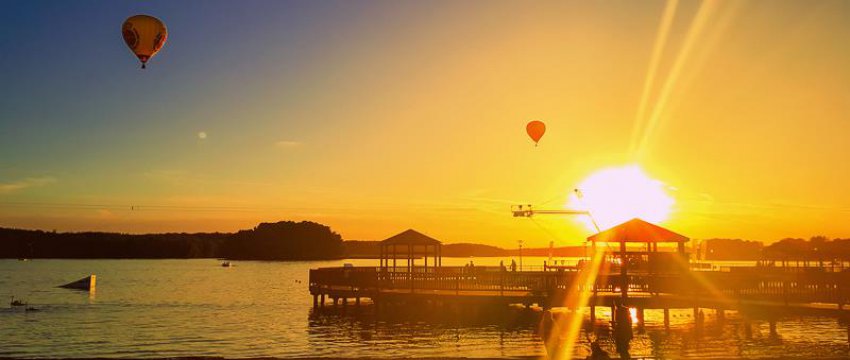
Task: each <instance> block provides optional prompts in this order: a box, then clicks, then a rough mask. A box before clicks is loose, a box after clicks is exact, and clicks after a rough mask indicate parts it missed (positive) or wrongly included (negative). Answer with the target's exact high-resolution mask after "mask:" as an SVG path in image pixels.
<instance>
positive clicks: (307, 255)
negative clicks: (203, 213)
mask: <svg viewBox="0 0 850 360" xmlns="http://www.w3.org/2000/svg"><path fill="white" fill-rule="evenodd" d="M342 250H343V245H342V237H341V236H340V235H339V234H337V233H335V232H333V231H331V229H330V227H327V226H325V225H322V224H318V223H314V222H310V221H302V222H293V221H281V222H277V223H262V224H260V225H258V226H257V227H255V228H254V229H251V230H242V231H239V232H237V233H236V234H234V235H233V236H231V237H230V238H229V239H228V240H227V241H226V243H225V247H224V255H225V256H226V257H228V258H232V259H253V260H314V259H336V258H340V257H341V256H342V253H343V252H342Z"/></svg>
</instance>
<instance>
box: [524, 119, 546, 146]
mask: <svg viewBox="0 0 850 360" xmlns="http://www.w3.org/2000/svg"><path fill="white" fill-rule="evenodd" d="M525 132H527V133H528V136H530V137H531V140H534V146H537V142H538V141H540V138H542V137H543V133H545V132H546V124H544V123H543V122H542V121H537V120H534V121H531V122H529V123H528V125H526V126H525Z"/></svg>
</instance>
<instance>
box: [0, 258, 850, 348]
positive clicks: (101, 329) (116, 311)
mask: <svg viewBox="0 0 850 360" xmlns="http://www.w3.org/2000/svg"><path fill="white" fill-rule="evenodd" d="M468 260H469V259H444V264H445V265H452V264H463V263H464V262H467V261H468ZM344 262H349V263H355V265H374V264H375V262H376V261H374V260H345V261H322V262H236V263H235V264H236V266H235V267H232V268H222V267H220V266H219V262H218V261H216V260H34V261H28V262H21V261H17V260H0V296H5V299H7V300H4V301H2V303H0V304H2V305H0V357H112V358H120V357H134V358H138V357H148V358H152V357H178V356H222V357H231V358H247V357H308V356H310V357H381V358H394V357H400V356H408V357H426V356H428V357H434V356H466V357H519V356H544V355H545V353H546V350H545V347H544V344H543V341H542V340H541V339H540V337H539V335H538V323H539V321H538V319H539V313H534V312H525V311H520V310H516V311H511V312H505V313H502V314H501V315H499V316H493V315H488V314H476V313H475V312H469V313H468V314H466V313H465V314H464V316H457V315H456V314H449V313H447V312H445V311H436V310H433V309H418V310H417V311H415V312H410V313H405V314H403V315H399V314H383V315H381V316H378V317H376V316H375V315H374V314H373V312H372V310H371V309H370V308H369V307H365V308H364V309H362V310H361V311H359V312H355V311H352V310H351V308H349V310H348V312H347V313H345V314H342V313H333V312H331V311H329V312H327V313H322V314H318V313H314V311H313V310H312V298H311V297H310V295H309V292H308V289H307V278H308V269H310V268H315V267H321V266H340V265H341V264H342V263H344ZM498 262H499V259H475V264H476V265H487V264H498ZM507 262H509V260H508V261H507ZM525 263H526V264H528V265H539V264H542V259H526V261H525ZM91 273H94V274H97V276H98V278H97V292H96V294H94V295H89V294H88V293H84V292H77V291H73V290H66V289H60V288H56V287H55V286H56V285H60V284H63V283H66V282H70V281H73V280H77V279H79V278H82V277H84V276H86V275H88V274H91ZM12 295H16V296H17V297H18V298H23V299H24V300H27V301H29V303H30V304H31V305H34V306H36V307H37V308H39V309H40V310H41V311H38V312H24V311H19V310H11V309H9V308H8V307H7V305H6V304H8V302H7V301H8V299H9V297H10V296H12ZM607 316H608V314H606V313H605V311H600V312H599V317H600V318H605V317H607ZM646 317H647V323H648V326H647V330H646V332H645V333H643V334H636V336H635V339H634V340H633V341H632V355H633V356H646V357H650V356H652V357H661V358H716V357H737V356H745V357H778V356H788V355H796V356H798V357H801V358H803V357H847V356H848V343H847V340H848V338H847V336H848V335H847V328H846V326H845V325H842V324H839V323H838V322H837V320H835V319H829V318H812V317H805V318H789V319H785V320H783V321H781V322H779V323H778V326H777V327H778V334H779V335H778V337H772V336H770V335H769V330H768V324H767V323H766V322H759V321H753V322H752V326H751V331H749V332H748V331H746V329H745V328H744V326H743V323H742V321H741V320H740V319H738V318H737V317H736V316H735V314H731V315H728V319H727V321H726V323H725V325H723V326H719V325H717V323H716V322H715V321H714V320H715V319H714V317H713V314H712V312H711V311H707V319H706V326H705V329H704V330H703V331H701V332H696V331H694V327H693V319H692V317H691V314H690V311H681V312H672V329H671V331H670V332H669V333H668V332H666V331H664V329H663V327H662V325H661V322H662V321H661V314H660V313H654V312H651V311H648V312H647V316H646ZM584 338H585V337H584V335H582V339H584ZM601 339H602V342H603V345H604V347H605V348H606V349H607V350H609V352H611V353H612V354H613V353H614V351H613V344H612V343H611V341H609V340H607V339H606V337H605V334H604V333H603V334H602V335H601ZM582 341H583V343H582V344H581V345H580V347H579V348H578V349H576V352H577V355H586V354H587V353H588V345H587V343H586V341H585V340H582Z"/></svg>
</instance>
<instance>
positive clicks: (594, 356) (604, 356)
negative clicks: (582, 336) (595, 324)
mask: <svg viewBox="0 0 850 360" xmlns="http://www.w3.org/2000/svg"><path fill="white" fill-rule="evenodd" d="M588 359H591V360H609V359H611V356H610V355H608V352H607V351H605V350H603V349H602V346H600V345H599V341H594V342H592V343H590V357H589V358H588Z"/></svg>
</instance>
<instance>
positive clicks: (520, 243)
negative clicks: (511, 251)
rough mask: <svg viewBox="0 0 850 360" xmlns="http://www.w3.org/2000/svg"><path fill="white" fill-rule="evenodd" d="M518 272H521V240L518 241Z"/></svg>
mask: <svg viewBox="0 0 850 360" xmlns="http://www.w3.org/2000/svg"><path fill="white" fill-rule="evenodd" d="M518 242H519V271H522V240H519V241H518Z"/></svg>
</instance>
